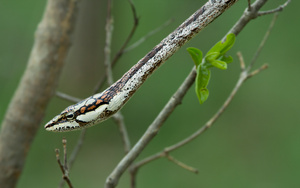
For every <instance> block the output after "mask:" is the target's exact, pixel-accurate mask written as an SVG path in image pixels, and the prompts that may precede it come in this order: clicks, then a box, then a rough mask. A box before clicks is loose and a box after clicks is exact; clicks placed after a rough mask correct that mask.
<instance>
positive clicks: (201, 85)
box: [187, 33, 235, 104]
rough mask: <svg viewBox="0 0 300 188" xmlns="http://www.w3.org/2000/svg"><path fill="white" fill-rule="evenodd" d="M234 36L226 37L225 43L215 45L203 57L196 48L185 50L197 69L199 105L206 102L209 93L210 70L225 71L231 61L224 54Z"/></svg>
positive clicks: (232, 41)
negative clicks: (213, 68) (212, 68)
mask: <svg viewBox="0 0 300 188" xmlns="http://www.w3.org/2000/svg"><path fill="white" fill-rule="evenodd" d="M234 41H235V35H234V34H233V33H230V34H228V35H227V36H226V41H225V42H222V41H220V42H218V43H217V44H215V45H214V46H213V47H212V48H211V49H210V50H209V51H208V52H207V53H206V55H205V56H204V58H203V55H202V51H201V50H199V49H198V48H193V47H189V48H187V51H188V53H189V54H190V55H191V57H192V59H193V61H194V63H195V65H196V69H197V76H196V88H195V90H196V94H197V96H198V99H199V102H200V104H202V103H203V102H204V101H206V100H207V98H208V95H209V91H208V89H207V85H208V82H209V80H210V68H211V67H216V68H219V69H222V70H226V69H227V64H228V63H231V62H232V61H233V59H232V57H231V56H226V52H227V51H228V50H229V49H230V48H231V47H232V46H233V44H234Z"/></svg>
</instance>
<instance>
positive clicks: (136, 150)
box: [105, 0, 236, 188]
mask: <svg viewBox="0 0 300 188" xmlns="http://www.w3.org/2000/svg"><path fill="white" fill-rule="evenodd" d="M235 2H236V0H232V1H230V0H229V1H228V2H226V5H223V7H221V6H220V7H217V8H216V7H213V8H216V9H218V10H217V11H216V10H214V9H213V8H212V6H213V5H212V4H211V2H208V3H206V4H205V5H204V6H203V7H204V8H203V9H202V7H201V8H200V9H198V10H197V11H196V12H195V13H194V14H193V15H192V16H191V17H190V18H188V19H187V20H186V21H185V22H184V23H182V24H181V25H180V26H179V27H178V28H177V29H176V30H175V31H174V32H173V33H171V34H170V35H169V36H168V37H166V38H165V39H164V40H163V41H162V42H161V43H163V44H164V42H165V41H168V40H170V38H171V39H172V38H174V37H175V36H176V35H178V36H179V39H178V40H176V42H175V41H174V44H173V43H172V45H170V46H172V47H170V49H169V50H168V54H166V56H167V57H165V59H167V58H168V57H170V56H171V55H172V54H174V53H175V52H176V51H177V50H178V49H179V48H180V47H181V46H183V45H184V44H185V43H186V42H187V41H188V40H190V39H191V38H192V37H193V36H195V35H196V34H197V33H198V32H199V31H200V30H201V29H203V28H204V27H205V26H206V25H208V24H209V23H210V22H212V21H213V20H214V19H215V18H216V17H217V16H218V15H220V14H221V13H223V12H224V11H225V10H226V9H227V8H229V7H230V6H231V5H232V4H234V3H235ZM206 6H207V7H209V8H208V9H209V10H208V13H207V14H210V15H211V17H210V19H211V20H209V22H205V23H203V22H201V21H200V20H201V19H203V16H202V13H203V12H202V11H203V10H205V9H206V8H207V7H206ZM201 12H202V13H201ZM200 15H201V16H200ZM197 17H198V21H195V20H196V19H197ZM195 18H196V19H195ZM191 20H194V24H193V26H191V27H189V23H190V22H191ZM195 22H196V23H195ZM183 29H186V30H187V31H185V33H188V34H186V35H184V36H181V35H182V33H181V32H180V31H182V30H183ZM189 30H190V31H189ZM178 32H179V33H178ZM162 56H163V55H162ZM195 76H196V72H195V69H194V68H193V71H191V73H190V74H189V76H188V77H187V79H186V80H185V81H184V82H183V84H182V85H181V86H180V88H179V89H178V90H177V92H176V93H175V94H174V95H173V96H172V97H171V99H170V100H169V102H168V103H167V104H166V106H165V107H164V108H163V110H162V111H161V112H160V113H159V115H158V116H157V118H156V119H155V120H154V121H153V123H152V124H151V125H150V126H149V127H148V129H147V130H146V132H145V133H144V135H143V136H142V137H141V138H140V139H139V141H138V142H137V143H136V144H135V145H134V147H133V148H132V149H131V150H130V151H129V153H128V154H127V155H126V156H125V157H124V158H123V159H122V160H121V161H120V162H119V164H118V165H117V166H116V167H115V169H114V170H113V172H112V173H111V174H110V175H109V176H108V178H107V179H106V184H105V187H106V188H112V187H115V186H116V185H117V183H118V181H119V178H120V177H121V175H122V174H123V173H124V172H125V170H126V169H127V168H128V167H129V165H130V164H131V163H132V162H133V161H134V160H135V159H136V157H137V156H138V155H139V154H140V153H141V152H142V150H143V149H144V148H145V147H146V146H147V144H148V143H149V142H150V141H151V140H152V139H153V138H154V137H155V135H156V134H157V133H158V131H159V129H160V127H161V126H162V125H163V123H164V122H165V121H166V119H167V118H168V117H169V115H170V114H171V113H172V112H173V110H174V109H175V107H176V106H177V105H178V104H180V102H181V100H182V98H183V96H184V95H185V94H186V92H187V90H188V89H189V88H190V87H191V85H192V84H193V83H194V79H195Z"/></svg>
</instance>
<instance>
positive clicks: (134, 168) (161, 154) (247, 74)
mask: <svg viewBox="0 0 300 188" xmlns="http://www.w3.org/2000/svg"><path fill="white" fill-rule="evenodd" d="M276 19H277V15H274V18H273V20H272V21H271V24H270V27H269V29H268V30H267V32H266V35H265V37H264V38H263V40H262V42H261V44H260V45H259V47H258V49H257V52H256V53H255V55H254V57H257V55H258V54H259V52H260V51H261V49H262V47H263V46H264V45H265V42H266V40H267V38H268V36H269V34H270V32H271V30H272V28H273V26H274V23H275V21H276ZM237 56H238V58H239V61H240V67H241V74H240V78H239V80H238V81H237V83H236V85H235V87H234V89H233V90H232V92H231V93H230V95H229V97H228V98H227V99H226V101H225V102H224V104H223V105H222V106H221V107H220V109H219V110H218V111H217V112H216V113H215V114H214V116H213V117H212V118H211V119H210V120H209V121H207V122H206V124H205V125H204V126H202V127H201V128H200V129H198V130H197V131H196V132H195V133H193V134H192V135H190V136H189V137H187V138H185V139H184V140H182V141H180V142H178V143H176V144H174V145H172V146H169V147H166V148H165V149H164V150H162V151H160V152H158V153H156V154H154V155H152V156H149V157H147V158H145V159H143V160H141V161H140V162H138V163H136V164H135V165H132V167H131V170H132V171H137V169H138V168H140V167H141V166H143V165H145V164H147V163H149V162H151V161H153V160H156V159H158V158H161V157H165V153H169V152H171V151H174V150H176V149H178V148H180V147H182V146H184V145H185V144H187V143H189V142H191V141H192V140H194V139H195V138H197V137H198V136H199V135H201V134H202V133H203V132H205V131H206V130H207V129H208V128H210V127H211V126H212V125H213V123H214V122H215V121H216V120H217V119H218V118H219V117H220V116H221V115H222V114H223V113H224V111H225V109H226V108H227V107H228V105H229V104H230V102H231V101H232V99H233V98H234V96H235V95H236V93H237V91H238V90H239V89H240V87H241V86H242V84H243V83H244V82H245V81H246V80H247V79H249V78H251V77H252V76H254V75H257V74H258V73H260V72H261V71H262V70H265V69H266V68H268V66H267V65H263V66H261V67H260V68H259V69H256V70H254V71H253V72H250V71H251V67H252V66H253V64H254V63H255V61H256V60H257V58H253V59H254V61H252V62H251V63H250V64H249V66H248V67H247V68H245V62H244V58H243V56H242V54H241V53H240V52H238V53H237Z"/></svg>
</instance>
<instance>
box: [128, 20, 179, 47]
mask: <svg viewBox="0 0 300 188" xmlns="http://www.w3.org/2000/svg"><path fill="white" fill-rule="evenodd" d="M173 21H174V20H173V19H170V20H168V21H166V22H165V23H164V24H162V25H161V26H159V27H158V28H156V29H154V30H152V31H150V32H149V33H148V34H146V35H145V36H143V37H142V38H140V39H139V40H138V41H136V42H135V43H133V44H132V45H130V46H128V47H127V48H126V49H125V50H124V53H125V52H128V51H130V50H133V49H134V48H136V47H138V46H139V45H141V44H142V43H143V42H145V41H146V40H147V39H148V38H149V37H151V36H153V35H155V34H156V33H158V32H159V31H161V30H162V29H164V28H165V27H167V26H168V25H170V24H171V23H172V22H173Z"/></svg>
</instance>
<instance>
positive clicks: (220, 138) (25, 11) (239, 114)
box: [0, 0, 300, 188]
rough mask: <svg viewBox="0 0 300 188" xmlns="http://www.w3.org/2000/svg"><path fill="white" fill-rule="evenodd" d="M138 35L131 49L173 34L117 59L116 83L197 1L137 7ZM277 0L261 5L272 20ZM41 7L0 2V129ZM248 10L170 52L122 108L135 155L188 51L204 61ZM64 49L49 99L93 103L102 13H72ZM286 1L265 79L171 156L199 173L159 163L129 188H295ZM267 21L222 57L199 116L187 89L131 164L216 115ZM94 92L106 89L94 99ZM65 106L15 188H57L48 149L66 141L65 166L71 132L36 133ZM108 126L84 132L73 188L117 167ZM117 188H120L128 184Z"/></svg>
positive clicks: (182, 73) (119, 35)
mask: <svg viewBox="0 0 300 188" xmlns="http://www.w3.org/2000/svg"><path fill="white" fill-rule="evenodd" d="M134 2H135V5H136V9H137V13H138V15H139V17H140V25H139V27H138V30H137V32H136V34H135V35H134V38H133V41H132V43H133V42H134V41H136V40H138V39H140V38H141V37H143V36H144V35H145V34H147V33H148V32H149V31H152V30H153V29H155V28H157V27H159V26H160V25H162V24H163V23H165V22H166V21H167V20H169V19H171V18H173V19H174V22H173V23H172V24H171V25H169V26H168V27H166V28H165V29H163V30H161V31H160V32H159V33H157V34H156V35H155V36H152V37H151V38H150V39H149V40H147V41H146V42H144V43H143V44H142V45H140V46H139V47H138V48H135V49H134V50H132V51H130V52H129V53H127V54H125V55H124V56H123V57H122V58H121V59H120V61H119V63H118V64H117V66H116V67H115V68H114V77H115V79H118V78H119V77H120V76H122V74H123V73H124V72H126V71H127V70H128V69H129V68H130V67H131V66H132V65H134V64H135V63H136V62H137V61H138V60H139V59H140V58H142V57H143V56H144V55H145V54H146V53H147V52H148V51H150V50H151V49H152V48H153V47H154V46H155V45H156V44H158V43H159V42H160V40H162V39H163V38H164V37H165V36H166V35H167V34H168V33H170V32H171V31H173V30H174V29H175V28H176V27H177V26H178V25H179V24H180V23H181V22H183V21H184V20H185V19H186V18H187V17H188V16H189V15H191V14H192V13H193V12H194V11H195V10H197V9H198V8H199V7H201V6H202V5H203V4H204V3H205V2H206V0H200V1H192V0H186V1H181V0H165V1H161V0H151V1H150V0H139V1H137V0H135V1H134ZM284 2H285V1H284V0H272V1H269V2H268V3H267V4H266V5H265V6H264V7H263V10H268V9H272V8H275V7H277V6H279V5H281V4H283V3H284ZM45 5H46V1H41V0H31V1H20V0H19V1H1V3H0V14H1V16H0V23H1V29H0V41H1V45H0V86H1V92H0V122H1V121H2V119H3V117H4V114H5V112H6V109H7V106H8V104H9V102H10V100H11V98H12V96H13V94H14V91H15V89H16V88H17V85H18V82H19V80H20V78H21V76H22V74H23V72H24V69H25V68H26V64H27V61H28V57H29V55H30V51H31V48H32V45H33V41H34V32H35V29H36V27H37V25H38V23H39V21H40V20H41V17H42V15H43V11H44V7H45ZM246 5H247V1H246V0H240V1H239V2H238V3H236V4H235V5H234V6H233V7H232V8H231V9H230V10H229V11H227V12H226V13H224V15H222V16H221V17H219V18H218V19H217V20H216V21H215V22H213V23H212V24H210V25H209V27H207V28H206V29H205V30H203V31H202V32H201V33H200V34H199V35H198V36H196V37H195V38H194V39H193V40H192V41H190V42H189V43H188V44H187V45H186V46H184V47H183V48H182V49H181V50H179V51H178V53H176V54H175V55H174V56H173V57H172V58H170V59H169V60H168V61H167V62H166V63H165V65H163V66H162V67H161V68H160V69H159V70H158V71H157V72H155V74H153V75H152V76H151V78H150V79H149V80H148V81H147V82H146V83H145V84H144V85H143V86H142V87H141V89H140V90H139V91H138V92H137V93H136V95H135V96H134V97H133V98H132V99H131V100H130V101H129V102H128V104H127V105H126V106H125V107H124V108H123V110H122V112H123V114H124V116H125V122H126V124H127V128H128V132H129V134H130V139H131V142H132V143H135V142H136V141H137V140H138V139H139V137H140V136H141V135H142V134H143V133H144V131H145V130H146V129H147V127H148V126H149V124H150V123H151V122H152V120H153V119H154V118H155V117H156V115H157V114H158V113H159V111H160V110H161V109H162V107H163V106H164V104H165V103H166V102H167V101H168V99H169V98H170V96H171V95H172V94H173V93H174V92H175V90H176V89H177V88H178V86H179V85H180V84H181V82H182V81H183V79H184V78H185V77H186V75H187V74H188V73H189V71H190V70H191V68H192V66H193V62H192V61H191V59H190V57H189V55H188V53H187V52H186V50H185V48H187V47H189V46H194V47H198V48H200V49H201V50H202V51H204V52H206V51H207V50H208V49H209V48H210V47H211V46H212V45H213V44H215V43H216V42H217V41H218V40H220V39H221V38H222V37H223V36H224V35H225V34H226V32H227V31H228V30H229V29H230V28H231V27H232V25H233V24H234V23H235V22H236V20H237V19H238V18H239V17H240V15H241V14H242V13H243V11H244V9H245V7H246ZM79 6H80V9H79V15H78V22H77V26H76V31H75V33H74V35H73V46H72V48H71V51H70V53H69V55H68V58H67V62H66V65H65V67H64V70H63V72H62V75H61V79H60V82H59V86H58V90H59V91H62V92H65V93H68V94H71V95H73V96H76V97H79V98H85V97H88V96H90V95H91V94H92V92H93V89H94V86H95V84H96V83H97V82H98V80H99V79H100V78H101V75H102V74H104V70H103V47H104V37H105V30H104V24H105V17H106V1H103V0H102V1H99V0H89V1H81V2H80V4H79ZM299 6H300V2H299V1H296V0H293V1H292V2H291V3H290V5H289V6H288V7H287V8H286V9H285V10H284V11H283V12H282V13H281V14H280V15H279V17H278V20H277V22H276V24H275V27H274V29H273V31H272V33H271V35H270V38H269V40H268V41H267V43H266V45H265V47H264V49H263V51H262V54H261V56H260V57H259V59H258V62H257V64H256V65H255V68H258V67H260V66H261V65H262V64H264V63H268V64H269V69H267V70H266V71H264V72H262V73H261V74H259V75H257V76H255V77H253V78H251V79H250V80H248V81H247V82H246V83H245V84H244V85H243V86H242V88H241V90H240V91H239V92H238V94H237V95H236V97H235V98H234V100H233V102H232V103H231V105H230V106H229V107H228V109H227V110H226V112H225V113H224V115H222V116H221V118H220V119H219V120H218V121H217V122H216V124H214V125H213V127H212V128H211V129H209V130H208V131H207V132H205V133H204V134H203V135H201V136H200V137H199V138H198V139H196V140H194V141H193V142H191V143H190V144H188V145H186V146H184V147H182V148H181V149H178V150H176V151H175V152H173V153H171V154H172V155H173V156H174V157H176V158H177V159H179V160H181V161H183V162H184V163H186V164H188V165H190V166H193V167H195V168H197V169H199V174H197V175H195V174H193V173H191V172H188V171H186V170H184V169H181V168H179V167H178V166H176V165H174V164H173V163H171V162H169V161H168V160H167V159H164V158H163V159H159V160H156V161H155V162H152V163H150V164H148V165H146V166H144V167H143V168H141V170H140V171H139V174H138V176H137V186H138V187H143V188H152V187H174V188H181V187H209V188H214V187H231V188H235V187H236V188H240V187H243V188H248V187H249V188H250V187H251V188H256V187H257V188H260V187H263V188H269V187H270V188H271V187H272V188H282V187H290V188H293V187H300V178H299V175H300V147H299V146H300V136H299V131H300V128H299V125H300V124H299V122H300V114H299V112H300V110H299V104H300V99H299V92H300V87H299V83H298V81H299V78H300V77H299V70H300V65H299V61H298V59H297V57H298V55H297V54H298V53H299V52H298V50H299V49H300V48H299V45H300V37H299V33H300V27H299V26H300V25H299V19H298V18H299V14H298V13H297V10H296V9H297V7H299ZM113 8H114V9H113V14H114V20H115V26H114V33H113V49H112V52H113V53H115V52H116V51H117V50H118V49H119V48H120V46H121V45H122V44H123V42H124V40H125V39H126V36H127V35H128V33H129V31H130V29H131V27H132V25H133V20H132V13H131V10H130V6H129V4H128V2H127V1H120V0H116V1H114V7H113ZM272 17H273V16H272V15H268V16H263V17H260V18H258V19H256V20H254V21H252V22H251V23H250V24H248V25H247V26H246V28H245V29H244V30H243V31H242V33H241V34H240V35H239V36H238V38H237V42H236V45H235V46H234V47H233V49H232V50H230V54H232V55H233V57H234V59H235V62H234V63H232V64H230V65H229V69H228V70H227V71H220V70H217V69H215V70H214V71H213V72H212V80H211V82H210V85H209V90H210V97H209V98H208V101H206V102H205V103H204V104H203V105H199V103H198V101H197V98H196V96H195V93H194V89H193V88H192V89H191V90H190V91H189V92H188V94H187V95H186V96H185V98H184V100H183V103H182V105H180V106H179V107H178V108H177V109H176V110H175V112H174V113H173V114H172V115H171V117H170V118H169V119H168V120H167V122H166V123H165V124H164V126H163V127H162V129H161V131H160V132H159V134H158V135H157V136H156V138H155V139H154V140H153V141H152V142H151V144H150V145H148V147H147V148H146V149H145V151H144V152H143V153H142V154H141V155H140V156H139V158H138V159H143V158H144V157H147V156H149V155H151V154H154V153H156V152H158V151H160V150H162V149H163V148H164V147H166V146H169V145H171V144H173V143H176V142H178V141H179V140H181V139H183V138H185V137H187V136H188V135H190V134H192V133H193V132H194V131H195V130H197V129H199V128H200V127H201V126H202V125H203V124H204V123H205V122H206V121H207V120H208V119H209V118H210V117H211V116H212V115H213V114H214V113H215V112H216V111H217V109H218V108H219V107H220V105H222V103H223V102H224V100H225V99H226V98H227V96H228V94H229V93H230V91H231V90H232V88H233V86H234V85H235V83H236V81H237V79H238V77H239V71H240V69H239V63H238V61H237V57H236V56H235V55H234V54H235V53H236V52H237V51H241V52H242V53H243V55H244V58H245V61H246V62H249V61H250V60H251V58H252V56H253V54H254V53H255V51H256V49H257V47H258V45H259V43H260V41H261V39H262V37H263V36H264V34H265V31H266V29H267V28H268V26H269V23H270V21H271V20H272ZM103 89H104V88H103ZM70 104H71V103H69V102H67V101H64V100H62V99H60V98H57V97H54V98H53V100H52V101H51V103H50V104H49V106H48V108H47V114H46V116H45V118H44V122H43V124H41V128H40V130H39V131H38V134H37V136H36V138H35V140H34V143H33V145H32V147H31V150H30V152H29V155H28V157H27V163H26V165H25V168H24V171H23V174H22V176H21V178H20V181H19V183H18V187H19V188H29V187H43V188H48V187H49V188H52V187H57V185H58V182H59V181H60V178H61V176H62V175H61V172H60V169H59V167H58V165H57V163H56V160H55V153H54V149H55V148H60V149H62V145H61V139H62V137H66V138H67V140H68V151H69V154H70V153H71V150H72V148H73V146H74V145H75V143H76V141H77V139H78V137H79V134H80V132H79V131H77V132H69V133H52V132H46V131H45V130H44V129H43V125H44V123H46V122H47V121H49V120H50V119H51V118H52V117H53V116H55V115H56V114H58V113H59V112H60V111H61V110H63V109H64V108H65V107H66V106H68V105H70ZM123 155H124V152H123V147H122V141H121V139H120V135H119V132H118V128H117V126H116V125H115V124H114V122H113V121H112V120H108V121H106V122H104V123H102V124H101V125H97V126H94V127H92V128H89V129H88V131H87V134H86V139H85V141H84V145H83V148H82V150H81V152H80V153H79V155H78V159H77V161H76V162H75V164H74V166H73V169H72V170H71V173H70V177H71V180H72V182H73V184H74V185H75V187H92V188H93V187H102V186H103V185H104V182H105V179H106V177H107V176H108V175H109V174H110V172H111V171H112V170H113V168H114V167H115V165H116V164H117V163H118V162H119V160H120V159H121V158H122V157H123ZM119 187H129V175H128V174H127V173H126V174H125V175H124V176H123V177H122V179H121V181H120V183H119Z"/></svg>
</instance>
